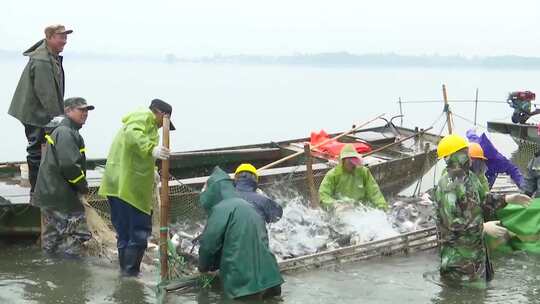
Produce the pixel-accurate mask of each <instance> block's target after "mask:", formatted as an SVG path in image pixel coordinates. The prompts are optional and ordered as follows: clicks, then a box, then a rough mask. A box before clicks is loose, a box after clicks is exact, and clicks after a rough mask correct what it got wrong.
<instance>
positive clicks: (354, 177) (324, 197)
mask: <svg viewBox="0 0 540 304" xmlns="http://www.w3.org/2000/svg"><path fill="white" fill-rule="evenodd" d="M351 153H356V151H354V148H353V147H352V145H346V146H345V147H344V148H343V150H342V151H341V153H340V156H339V158H340V163H339V165H337V166H336V167H335V168H333V169H332V170H330V171H328V173H326V175H325V176H324V179H323V181H322V182H321V185H320V187H319V197H320V199H321V204H322V205H323V206H324V207H326V208H328V207H330V206H332V205H333V204H334V203H335V202H336V201H338V200H343V199H345V200H346V199H352V200H354V201H355V202H362V203H365V204H366V205H367V206H371V207H375V208H379V209H382V210H387V209H388V203H387V202H386V200H385V199H384V196H383V195H382V193H381V190H380V189H379V185H377V182H376V181H375V179H374V178H373V175H371V172H370V171H369V169H368V168H367V167H365V166H358V167H356V168H355V169H354V171H353V172H352V173H349V172H347V171H345V168H343V159H344V158H346V157H347V155H350V154H351Z"/></svg>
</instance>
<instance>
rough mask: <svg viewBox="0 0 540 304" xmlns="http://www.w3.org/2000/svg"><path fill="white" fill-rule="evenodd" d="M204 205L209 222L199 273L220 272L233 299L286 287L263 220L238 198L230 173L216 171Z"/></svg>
mask: <svg viewBox="0 0 540 304" xmlns="http://www.w3.org/2000/svg"><path fill="white" fill-rule="evenodd" d="M200 203H201V205H202V207H203V208H204V209H205V210H206V212H207V213H208V221H207V224H206V227H205V229H204V232H203V234H202V236H201V241H200V249H199V271H201V272H206V271H215V270H218V269H219V275H220V277H221V281H222V282H223V290H224V292H225V294H226V295H227V297H229V298H238V297H243V296H247V295H253V294H256V293H259V292H262V291H264V290H266V289H269V288H272V287H275V286H278V285H281V284H282V283H283V278H282V277H281V274H280V272H279V267H278V264H277V261H276V258H275V256H274V255H273V254H272V252H271V251H270V248H269V245H268V236H267V234H266V227H265V224H264V221H263V219H262V218H261V216H260V215H259V214H258V213H257V211H255V209H254V208H253V207H251V205H249V203H248V202H246V201H245V200H243V199H241V198H239V197H238V194H236V192H235V189H234V186H233V183H232V180H231V179H230V178H229V176H228V175H227V173H225V172H224V171H223V170H221V169H220V168H215V169H214V172H213V173H212V175H211V176H210V178H209V179H208V182H207V188H206V190H205V191H203V192H202V193H201V195H200Z"/></svg>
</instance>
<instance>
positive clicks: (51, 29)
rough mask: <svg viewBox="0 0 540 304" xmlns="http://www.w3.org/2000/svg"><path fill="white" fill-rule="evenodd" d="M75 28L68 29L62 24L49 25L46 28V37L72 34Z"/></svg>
mask: <svg viewBox="0 0 540 304" xmlns="http://www.w3.org/2000/svg"><path fill="white" fill-rule="evenodd" d="M71 33H73V30H66V27H65V26H63V25H61V24H54V25H49V26H47V27H46V28H45V37H47V38H49V37H51V36H52V35H54V34H71Z"/></svg>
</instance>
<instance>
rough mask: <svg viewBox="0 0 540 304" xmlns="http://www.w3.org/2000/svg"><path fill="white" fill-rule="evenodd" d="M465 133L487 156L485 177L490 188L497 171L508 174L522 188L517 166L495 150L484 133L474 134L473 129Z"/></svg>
mask: <svg viewBox="0 0 540 304" xmlns="http://www.w3.org/2000/svg"><path fill="white" fill-rule="evenodd" d="M466 135H467V139H468V140H469V141H470V142H475V143H478V144H480V147H482V150H483V151H484V156H485V157H486V158H487V160H486V161H485V162H486V165H487V170H486V177H487V180H488V184H489V188H490V189H491V187H493V184H494V183H495V180H496V179H497V176H498V175H499V173H506V174H508V175H510V177H511V178H512V180H513V181H514V183H516V185H517V186H518V187H519V188H522V186H523V183H524V178H523V175H522V174H521V172H520V171H519V168H518V167H516V165H514V164H513V163H512V162H511V161H510V160H509V159H508V158H506V157H504V155H502V154H501V153H499V151H497V149H496V148H495V146H494V145H493V144H492V143H491V141H490V140H489V138H488V137H487V135H486V134H485V133H482V135H480V136H478V135H476V132H475V130H473V129H471V130H468V131H467V134H466Z"/></svg>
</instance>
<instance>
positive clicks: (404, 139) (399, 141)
mask: <svg viewBox="0 0 540 304" xmlns="http://www.w3.org/2000/svg"><path fill="white" fill-rule="evenodd" d="M431 129H433V127H429V128H427V129H425V130H422V131H419V132H417V133H414V134H412V135H409V136H407V137H404V138H402V139H400V140H398V141H395V142H393V143H391V144H388V145H385V146H382V147H380V148H378V149H375V150H373V151H370V152H368V153H366V154H362V156H369V155H371V154H373V153H377V152H381V151H382V150H385V149H388V148H390V147H392V146H395V145H397V144H399V143H402V142H404V141H406V140H407V139H411V138H413V137H415V136H418V135H420V134H423V133H426V132H427V131H429V130H431Z"/></svg>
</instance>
